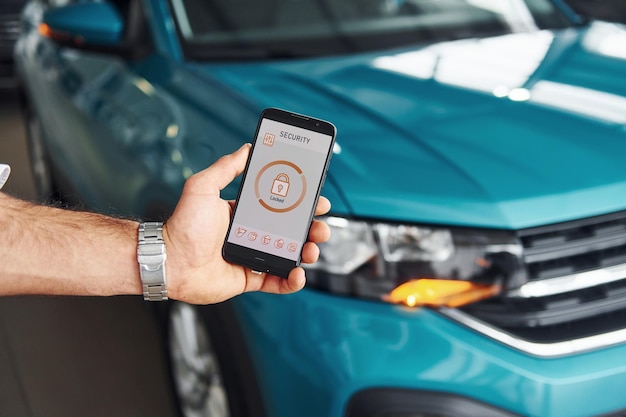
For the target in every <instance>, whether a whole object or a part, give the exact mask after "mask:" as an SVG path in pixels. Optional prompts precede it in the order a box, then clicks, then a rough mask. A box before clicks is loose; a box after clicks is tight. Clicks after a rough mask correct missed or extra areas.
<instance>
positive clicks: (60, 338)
mask: <svg viewBox="0 0 626 417" xmlns="http://www.w3.org/2000/svg"><path fill="white" fill-rule="evenodd" d="M0 162H6V163H9V164H11V166H12V168H13V173H12V174H11V178H10V179H9V182H8V183H7V185H6V188H5V190H3V191H7V192H9V193H11V194H13V195H16V196H20V197H22V198H25V199H33V198H34V191H33V184H32V177H31V176H30V172H29V167H28V162H27V157H26V146H25V144H24V132H23V129H22V123H21V120H20V113H19V109H18V107H17V101H16V97H15V95H14V94H12V93H11V92H6V91H0ZM0 233H1V232H0ZM68 273H70V271H68ZM159 346H160V339H159V335H158V329H157V327H156V324H155V322H154V320H153V319H152V316H151V315H150V311H149V310H148V308H147V306H146V305H145V304H144V303H143V301H142V300H141V299H139V297H113V298H73V297H70V298H62V297H15V298H11V297H8V298H0V416H3V417H4V416H6V417H56V416H63V417H74V416H81V417H87V416H88V417H99V416H103V417H104V416H106V417H111V416H123V417H134V416H137V417H140V416H141V417H145V416H150V417H166V416H167V417H172V416H174V415H175V412H174V406H173V401H172V396H171V394H170V391H169V390H168V384H167V382H166V381H167V378H166V376H165V375H166V370H165V363H164V359H163V353H162V351H161V349H160V347H159Z"/></svg>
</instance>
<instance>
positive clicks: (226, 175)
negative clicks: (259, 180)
mask: <svg viewBox="0 0 626 417" xmlns="http://www.w3.org/2000/svg"><path fill="white" fill-rule="evenodd" d="M250 148H251V145H250V144H249V143H245V144H244V145H243V146H242V147H241V148H239V149H238V150H236V151H235V152H233V153H231V154H229V155H224V156H222V157H221V158H220V159H218V160H217V161H215V162H214V163H213V165H211V166H210V167H208V168H206V169H204V170H202V171H200V172H198V173H197V174H195V175H194V177H195V178H194V187H199V188H200V189H201V190H204V191H207V190H215V189H216V188H217V190H218V191H219V190H222V189H224V187H226V186H227V185H228V184H230V183H231V182H232V181H233V180H234V179H235V178H236V177H237V176H238V175H240V174H241V173H242V172H243V170H244V168H245V167H246V161H247V160H248V155H249V154H250Z"/></svg>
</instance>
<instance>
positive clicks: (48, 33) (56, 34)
mask: <svg viewBox="0 0 626 417" xmlns="http://www.w3.org/2000/svg"><path fill="white" fill-rule="evenodd" d="M37 31H38V32H39V34H40V35H41V36H43V37H44V38H48V39H52V40H55V41H58V42H73V43H75V44H76V45H80V44H81V43H83V39H82V38H79V37H76V38H72V37H71V36H70V35H69V34H68V33H65V32H60V31H57V30H54V29H52V28H51V27H50V26H49V25H48V24H46V23H40V24H39V26H38V27H37Z"/></svg>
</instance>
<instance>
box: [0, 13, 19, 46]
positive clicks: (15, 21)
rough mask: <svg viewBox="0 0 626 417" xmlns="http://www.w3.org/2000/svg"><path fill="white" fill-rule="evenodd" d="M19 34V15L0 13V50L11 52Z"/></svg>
mask: <svg viewBox="0 0 626 417" xmlns="http://www.w3.org/2000/svg"><path fill="white" fill-rule="evenodd" d="M19 34H20V15H19V14H13V13H11V14H2V13H0V49H1V50H3V51H11V50H12V48H13V45H14V43H15V41H16V40H17V37H18V36H19Z"/></svg>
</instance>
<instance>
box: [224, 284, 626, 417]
mask: <svg viewBox="0 0 626 417" xmlns="http://www.w3.org/2000/svg"><path fill="white" fill-rule="evenodd" d="M233 304H234V306H235V308H236V310H237V314H238V318H239V321H240V324H241V327H242V329H243V333H244V335H245V337H246V340H247V341H248V345H249V349H250V351H251V354H252V355H251V356H252V357H253V358H254V359H253V361H254V365H255V368H256V371H257V378H258V381H259V385H260V387H261V390H262V394H263V396H264V399H265V402H266V408H267V410H268V413H269V415H271V416H276V417H288V416H294V415H298V416H301V417H308V416H311V417H314V416H315V417H320V416H324V417H342V416H345V417H353V416H352V415H350V414H347V413H348V412H352V411H349V410H348V404H349V403H350V400H351V399H353V400H352V401H353V404H354V401H356V400H354V398H359V395H360V394H358V393H359V392H367V391H364V390H368V389H372V388H393V389H400V390H401V391H402V392H404V393H405V394H403V395H408V396H409V397H411V392H413V393H414V394H413V396H414V397H415V398H417V397H418V396H419V395H420V394H419V392H423V391H427V392H437V393H441V395H448V396H450V398H462V399H467V400H468V401H470V402H472V403H475V404H479V405H481V406H485V407H487V408H488V409H491V410H493V411H494V412H500V414H494V416H496V415H497V416H501V417H504V416H510V415H522V416H537V417H539V416H541V417H562V416H567V417H590V416H599V415H602V414H608V413H612V412H615V410H623V409H626V395H624V394H625V393H626V361H624V358H626V344H622V345H616V346H612V347H610V348H605V349H601V350H596V351H590V352H586V353H580V354H576V355H570V356H562V357H556V358H540V357H536V356H531V355H528V354H526V353H523V352H520V351H517V350H514V349H512V348H510V347H508V346H505V345H503V344H501V343H499V342H496V341H494V340H492V339H489V338H488V337H486V336H484V335H482V334H479V333H476V332H474V331H472V330H470V329H468V328H466V327H464V326H462V325H460V324H458V323H456V322H454V321H452V320H450V319H448V318H446V317H444V316H442V315H441V314H439V313H437V312H436V311H433V310H431V309H413V310H409V309H405V308H402V307H398V306H392V305H388V304H384V303H377V302H369V301H363V300H357V299H351V298H341V297H335V296H332V295H328V294H325V293H319V292H316V291H312V290H303V291H301V292H299V293H297V294H293V295H290V296H273V295H267V294H260V293H254V294H246V295H243V296H241V297H238V299H236V300H235V302H234V303H233ZM369 392H371V391H369ZM406 393H409V394H406ZM413 401H417V400H413ZM391 411H393V409H392V410H391ZM415 411H416V412H417V411H420V410H415ZM397 415H398V416H406V417H409V416H411V417H412V416H419V415H420V414H413V415H411V414H406V413H405V414H397ZM435 415H437V414H435ZM441 415H443V416H446V417H447V415H446V414H441ZM461 415H462V414H461ZM474 415H477V414H474ZM481 415H482V414H481ZM377 416H378V415H377ZM380 416H385V417H387V416H389V417H391V416H394V417H395V416H396V415H395V414H393V413H391V414H389V413H388V414H380ZM456 416H458V414H456Z"/></svg>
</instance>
